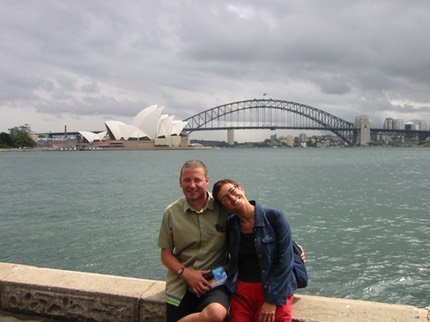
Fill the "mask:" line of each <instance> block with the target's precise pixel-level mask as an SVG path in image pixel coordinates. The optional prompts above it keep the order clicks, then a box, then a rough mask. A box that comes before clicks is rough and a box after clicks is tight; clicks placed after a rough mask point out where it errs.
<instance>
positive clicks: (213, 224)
mask: <svg viewBox="0 0 430 322" xmlns="http://www.w3.org/2000/svg"><path fill="white" fill-rule="evenodd" d="M208 194H209V198H208V201H207V203H206V206H205V208H204V209H202V210H201V211H200V212H199V211H196V210H194V209H192V208H191V206H190V204H189V203H188V202H187V200H186V198H185V197H182V198H181V199H178V200H177V201H175V202H174V203H172V204H171V205H169V206H168V207H167V208H166V210H165V211H164V215H163V220H162V223H161V228H160V233H159V236H158V247H160V248H167V249H170V250H171V251H172V253H173V254H174V255H175V256H176V258H177V259H178V260H179V262H181V263H182V264H183V265H184V266H185V267H188V268H192V269H197V270H207V269H213V268H216V267H219V266H226V265H227V257H228V252H227V240H226V219H227V214H226V212H225V211H224V210H223V209H222V208H221V207H220V206H219V205H217V204H215V202H214V199H213V197H212V195H211V194H210V193H209V192H208ZM186 290H187V284H186V282H185V281H184V279H183V278H181V277H180V276H178V275H177V274H176V272H171V271H170V270H168V272H167V279H166V301H167V302H168V303H169V304H173V305H176V306H178V305H179V303H180V302H181V300H182V298H183V297H184V295H185V292H186Z"/></svg>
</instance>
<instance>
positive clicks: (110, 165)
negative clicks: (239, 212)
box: [0, 148, 430, 307]
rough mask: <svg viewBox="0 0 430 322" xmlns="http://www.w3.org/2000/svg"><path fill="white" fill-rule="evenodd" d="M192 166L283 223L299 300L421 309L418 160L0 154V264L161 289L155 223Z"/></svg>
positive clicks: (427, 209) (423, 263) (248, 152)
mask: <svg viewBox="0 0 430 322" xmlns="http://www.w3.org/2000/svg"><path fill="white" fill-rule="evenodd" d="M192 158H198V159H201V160H203V161H204V162H205V163H206V164H207V165H208V167H209V171H210V173H209V174H210V178H211V183H214V182H215V181H216V180H218V179H221V178H225V177H230V178H233V179H236V180H237V181H239V182H240V183H242V184H243V185H244V186H245V189H246V193H247V196H248V197H249V198H250V199H257V200H259V201H260V202H261V203H263V204H265V205H268V206H273V207H278V208H280V209H281V210H282V211H283V212H284V213H285V214H286V216H287V218H288V221H289V223H290V225H291V227H292V230H293V237H294V239H295V240H297V241H298V242H299V243H301V244H302V245H304V247H305V249H306V254H307V259H308V270H309V275H310V282H309V286H308V287H307V288H305V289H301V290H299V291H298V292H299V293H302V294H311V295H321V296H328V297H342V298H351V299H363V300H370V301H379V302H386V303H401V304H411V305H414V306H418V307H425V306H429V305H430V261H429V254H430V246H429V245H430V199H429V197H428V196H429V191H430V149H426V148H351V149H348V148H346V149H341V148H337V149H269V148H265V149H214V150H187V151H121V152H120V151H111V152H105V151H97V152H95V151H94V152H34V153H24V152H20V153H13V152H12V153H0V169H1V170H0V180H1V193H0V245H1V246H0V261H1V262H11V263H19V264H27V265H34V266H40V267H49V268H58V269H66V270H77V271H84V272H96V273H102V274H112V275H121V276H130V277H137V278H147V279H159V280H164V278H165V273H166V270H165V269H164V267H163V266H162V264H161V263H160V259H159V249H158V248H157V246H156V241H157V237H158V230H159V225H160V220H161V216H162V212H163V210H164V208H165V207H166V206H167V205H168V204H169V203H171V202H173V201H174V200H176V199H177V198H179V197H180V196H181V195H182V192H181V190H180V188H179V186H178V175H179V168H180V166H181V165H182V163H183V162H184V161H185V160H188V159H192ZM210 188H211V185H210Z"/></svg>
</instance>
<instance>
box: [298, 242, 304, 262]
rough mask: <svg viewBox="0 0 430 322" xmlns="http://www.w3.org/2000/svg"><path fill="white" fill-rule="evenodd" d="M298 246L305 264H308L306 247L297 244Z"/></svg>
mask: <svg viewBox="0 0 430 322" xmlns="http://www.w3.org/2000/svg"><path fill="white" fill-rule="evenodd" d="M297 246H299V249H300V258H301V260H302V262H303V264H306V255H305V249H304V248H303V246H302V245H299V244H297Z"/></svg>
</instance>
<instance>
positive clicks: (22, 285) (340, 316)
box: [0, 263, 429, 322]
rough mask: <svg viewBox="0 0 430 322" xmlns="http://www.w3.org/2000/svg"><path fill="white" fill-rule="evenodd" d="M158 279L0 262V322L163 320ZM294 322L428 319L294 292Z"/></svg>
mask: <svg viewBox="0 0 430 322" xmlns="http://www.w3.org/2000/svg"><path fill="white" fill-rule="evenodd" d="M164 287H165V283H164V282H162V281H154V280H145V279H137V278H128V277H119V276H111V275H101V274H94V273H82V272H73V271H64V270H57V269H47V268H38V267H34V266H26V265H17V264H10V263H0V322H20V321H27V322H39V321H54V322H55V321H84V322H87V321H88V322H96V321H100V322H111V321H112V322H143V321H155V322H157V321H164V320H165V317H164V313H165V302H164ZM293 314H294V321H297V322H326V321H327V322H328V321H330V322H340V321H366V322H372V321H375V322H376V321H378V322H380V321H393V322H394V321H399V322H400V321H402V322H408V321H415V322H428V321H429V318H428V310H427V309H425V308H415V307H413V306H409V305H395V304H385V303H374V302H368V301H357V300H347V299H334V298H326V297H319V296H308V295H299V294H298V295H296V298H295V301H294V306H293Z"/></svg>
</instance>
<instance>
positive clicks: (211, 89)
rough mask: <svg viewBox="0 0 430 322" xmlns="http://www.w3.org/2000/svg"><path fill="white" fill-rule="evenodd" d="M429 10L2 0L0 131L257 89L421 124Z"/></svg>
mask: <svg viewBox="0 0 430 322" xmlns="http://www.w3.org/2000/svg"><path fill="white" fill-rule="evenodd" d="M429 17H430V1H428V0H422V1H418V0H411V1H404V0H362V1H347V0H324V1H321V0H290V1H285V0H266V1H261V0H238V1H225V0H206V1H201V0H188V1H187V0H175V1H171V0H168V1H165V0H141V1H139V0H121V1H113V0H37V1H34V0H19V1H17V0H1V1H0V31H1V32H0V84H1V86H0V132H8V129H9V128H12V127H15V126H20V125H24V124H29V125H30V127H31V129H32V130H33V131H35V132H49V131H52V132H61V131H64V128H65V126H67V130H68V131H70V132H72V131H80V130H86V131H99V130H105V126H104V122H105V121H108V120H116V121H122V122H125V123H129V122H131V120H132V118H133V117H134V116H135V115H136V114H137V113H139V112H140V111H141V110H142V109H143V108H145V107H147V106H150V105H153V104H157V105H162V106H164V110H163V113H166V114H169V115H175V120H183V119H185V118H188V117H191V116H193V115H195V114H197V113H200V112H203V111H205V110H207V109H210V108H213V107H216V106H219V105H223V104H228V103H232V102H236V101H241V100H247V99H254V98H272V99H279V100H287V101H293V102H297V103H301V104H306V105H310V106H313V107H316V108H319V109H321V110H324V111H326V112H329V113H331V114H334V115H336V116H338V117H341V118H343V119H345V120H347V121H349V122H354V119H355V116H357V115H369V117H370V119H371V126H372V127H382V123H383V120H384V119H385V118H387V117H392V118H400V119H403V120H404V121H405V122H406V121H408V120H411V119H421V120H425V121H426V122H427V124H429V123H430V41H429V40H428V39H429V35H430V19H429ZM264 93H266V94H267V95H266V96H264V97H263V94H264ZM242 132H246V133H242V134H236V136H237V137H238V138H239V137H240V135H242V138H244V137H246V138H248V137H251V136H253V135H254V136H255V137H266V138H267V136H268V135H270V134H267V132H265V131H263V130H256V131H252V133H251V132H250V131H242ZM194 133H195V134H193V136H192V138H203V139H204V138H207V139H212V138H213V139H217V138H221V139H223V140H226V133H219V132H218V133H213V132H211V133H207V132H194ZM281 134H282V133H281Z"/></svg>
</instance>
